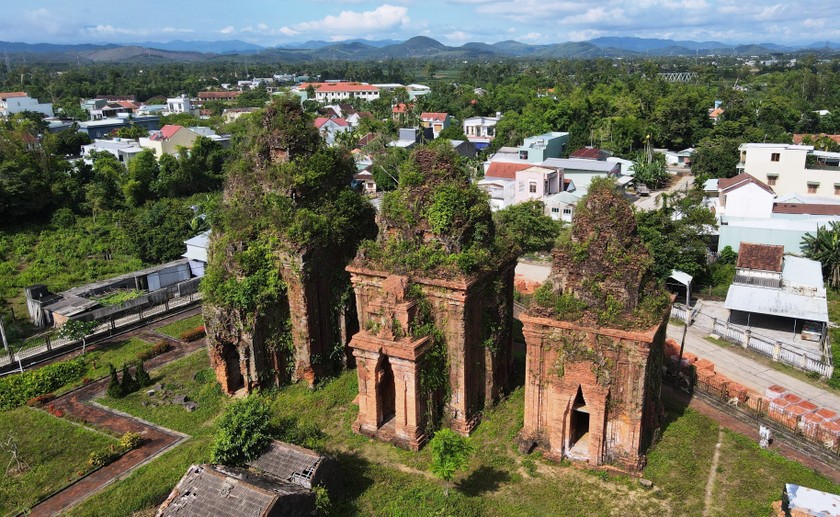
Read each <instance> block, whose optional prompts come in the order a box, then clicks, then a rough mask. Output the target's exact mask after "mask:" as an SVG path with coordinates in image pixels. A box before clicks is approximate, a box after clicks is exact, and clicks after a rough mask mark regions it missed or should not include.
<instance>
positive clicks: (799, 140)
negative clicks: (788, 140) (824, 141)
mask: <svg viewBox="0 0 840 517" xmlns="http://www.w3.org/2000/svg"><path fill="white" fill-rule="evenodd" d="M806 136H807V137H809V138H810V139H811V141H812V142H813V141H814V140H819V139H820V138H823V137H825V138H829V139H831V140H833V141H834V143H836V144H840V135H827V134H825V133H820V134H818V135H808V134H798V133H797V134H795V135H793V143H794V144H797V145H799V144H801V143H802V140H804V139H805V137H806Z"/></svg>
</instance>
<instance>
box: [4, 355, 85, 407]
mask: <svg viewBox="0 0 840 517" xmlns="http://www.w3.org/2000/svg"><path fill="white" fill-rule="evenodd" d="M86 371H87V366H86V365H85V362H84V358H82V357H79V358H76V359H73V360H70V361H62V362H60V363H54V364H50V365H47V366H44V367H43V368H38V369H37V370H31V371H28V372H23V373H15V374H12V375H7V376H5V377H3V378H0V411H5V410H7V409H13V408H16V407H18V406H22V405H23V404H25V403H26V401H27V400H29V399H31V398H33V397H37V396H39V395H44V394H46V393H49V392H51V391H54V390H57V389H58V388H60V387H62V386H64V385H65V384H69V383H71V382H73V381H75V380H77V379H79V378H80V377H81V376H82V375H84V374H85V372H86Z"/></svg>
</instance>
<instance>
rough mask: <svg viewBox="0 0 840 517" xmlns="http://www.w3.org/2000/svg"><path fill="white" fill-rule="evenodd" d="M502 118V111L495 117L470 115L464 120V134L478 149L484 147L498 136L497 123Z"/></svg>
mask: <svg viewBox="0 0 840 517" xmlns="http://www.w3.org/2000/svg"><path fill="white" fill-rule="evenodd" d="M501 118H502V115H501V113H496V116H495V117H470V118H468V119H465V120H464V124H463V127H464V134H465V135H467V139H469V141H470V142H472V143H473V144H475V147H476V149H484V148H486V147H487V146H488V145H490V142H492V141H493V138H495V137H496V124H497V123H498V122H499V120H500V119H501Z"/></svg>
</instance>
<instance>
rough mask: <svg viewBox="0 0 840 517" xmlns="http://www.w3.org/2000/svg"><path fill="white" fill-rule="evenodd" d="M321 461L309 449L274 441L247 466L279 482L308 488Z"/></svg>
mask: <svg viewBox="0 0 840 517" xmlns="http://www.w3.org/2000/svg"><path fill="white" fill-rule="evenodd" d="M322 459H323V458H322V456H321V455H319V454H317V453H315V452H313V451H310V450H309V449H304V448H302V447H297V446H295V445H292V444H289V443H283V442H278V441H277V440H274V441H272V442H271V445H270V446H269V448H268V450H267V451H266V452H265V453H264V454H263V455H262V456H260V457H259V458H257V459H255V460H251V461H250V462H248V466H249V467H253V468H256V469H259V470H261V471H263V472H265V473H266V474H268V475H269V476H272V477H275V478H277V479H279V480H281V481H288V482H291V483H296V484H299V485H302V486H306V487H309V486H310V483H309V481H310V480H311V479H312V478H313V477H314V475H315V471H316V470H317V469H318V466H319V465H320V464H321V461H322Z"/></svg>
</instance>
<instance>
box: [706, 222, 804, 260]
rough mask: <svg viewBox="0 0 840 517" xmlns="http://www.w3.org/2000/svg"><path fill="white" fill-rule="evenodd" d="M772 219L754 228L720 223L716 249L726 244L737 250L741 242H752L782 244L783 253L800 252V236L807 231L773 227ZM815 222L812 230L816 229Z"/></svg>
mask: <svg viewBox="0 0 840 517" xmlns="http://www.w3.org/2000/svg"><path fill="white" fill-rule="evenodd" d="M772 226H773V223H772V220H768V221H767V227H764V228H756V227H752V226H737V225H732V224H722V225H720V229H719V231H720V237H719V239H718V248H717V251H718V252H720V251H722V250H723V248H725V247H726V246H731V247H732V249H733V250H734V251H735V252H737V251H738V249H739V248H740V247H741V242H752V243H755V244H774V245H777V246H784V247H785V253H793V254H795V255H801V254H802V248H801V243H802V238H803V237H804V236H805V234H806V233H808V231H806V230H792V229H783V228H773V227H772ZM816 227H817V225H816V223H814V230H812V231H816Z"/></svg>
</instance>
